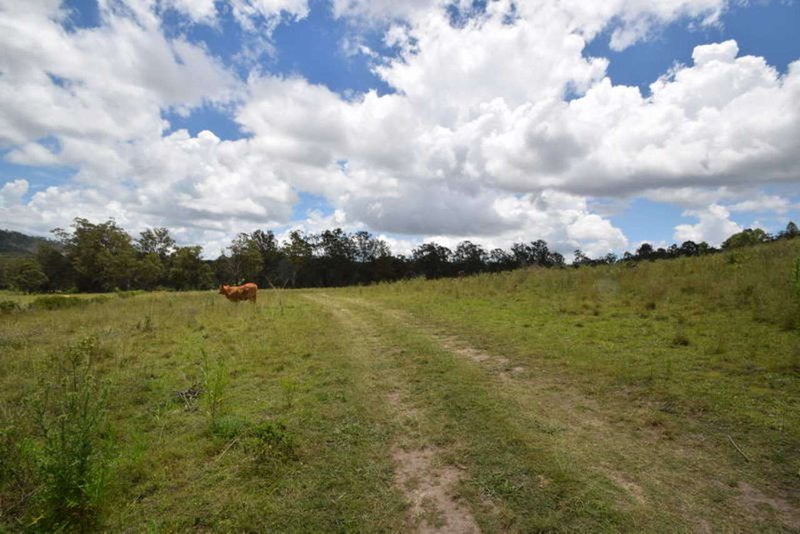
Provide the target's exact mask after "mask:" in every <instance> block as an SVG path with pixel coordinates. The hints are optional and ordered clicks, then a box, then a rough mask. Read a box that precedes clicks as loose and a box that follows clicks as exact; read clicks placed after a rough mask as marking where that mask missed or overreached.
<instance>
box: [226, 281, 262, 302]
mask: <svg viewBox="0 0 800 534" xmlns="http://www.w3.org/2000/svg"><path fill="white" fill-rule="evenodd" d="M257 293H258V286H257V285H255V284H244V285H243V286H226V285H221V286H219V294H220V295H225V297H226V298H227V299H228V300H230V301H231V302H239V301H241V300H249V301H251V302H252V303H253V304H255V303H256V294H257Z"/></svg>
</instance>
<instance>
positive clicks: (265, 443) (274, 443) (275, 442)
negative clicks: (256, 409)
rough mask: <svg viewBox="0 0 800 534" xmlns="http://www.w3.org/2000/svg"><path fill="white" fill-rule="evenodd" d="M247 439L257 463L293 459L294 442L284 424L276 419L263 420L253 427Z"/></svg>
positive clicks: (294, 456)
mask: <svg viewBox="0 0 800 534" xmlns="http://www.w3.org/2000/svg"><path fill="white" fill-rule="evenodd" d="M251 436H252V437H251V438H250V440H249V443H250V446H251V447H252V448H253V452H254V453H255V459H256V462H258V464H260V465H263V464H270V463H272V462H275V461H286V460H294V459H295V458H296V455H295V444H294V439H293V438H292V436H291V434H289V432H288V431H287V429H286V425H284V424H283V423H281V422H276V421H264V422H263V423H260V424H258V425H256V426H255V428H253V430H252V433H251Z"/></svg>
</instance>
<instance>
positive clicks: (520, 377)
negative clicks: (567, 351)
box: [335, 296, 800, 531]
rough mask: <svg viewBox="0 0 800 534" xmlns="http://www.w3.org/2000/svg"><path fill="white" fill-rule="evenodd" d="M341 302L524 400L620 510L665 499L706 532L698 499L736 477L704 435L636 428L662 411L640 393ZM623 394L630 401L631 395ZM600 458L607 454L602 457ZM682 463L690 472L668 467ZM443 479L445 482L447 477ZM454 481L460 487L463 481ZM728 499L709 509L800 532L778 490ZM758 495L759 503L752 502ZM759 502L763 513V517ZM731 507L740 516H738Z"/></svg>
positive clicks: (401, 315) (799, 514) (404, 477)
mask: <svg viewBox="0 0 800 534" xmlns="http://www.w3.org/2000/svg"><path fill="white" fill-rule="evenodd" d="M335 301H336V302H338V303H339V304H337V305H338V306H339V307H340V308H342V309H344V308H346V307H358V308H361V309H367V310H369V311H370V312H371V313H373V314H375V315H376V316H383V317H385V318H387V319H389V320H390V321H391V322H392V323H393V324H395V325H401V326H402V327H404V328H408V329H409V330H412V331H415V332H417V333H419V334H421V335H424V336H427V337H428V338H429V339H431V340H432V341H434V342H435V343H436V344H438V345H439V346H440V347H441V348H442V349H443V350H444V351H446V352H448V353H450V354H453V355H455V356H457V357H459V358H462V359H465V360H468V361H469V362H471V363H472V364H475V365H478V366H480V367H481V368H483V369H485V370H486V371H487V372H488V373H489V374H490V375H492V376H495V377H496V379H497V380H498V382H499V383H500V384H501V387H502V389H503V390H504V391H505V392H506V393H508V394H509V396H513V397H516V398H519V399H524V402H525V404H526V412H528V413H527V416H528V417H531V418H533V420H534V424H537V425H541V428H542V430H543V431H544V432H546V433H552V435H553V436H554V446H556V447H559V446H562V445H563V447H564V448H569V449H570V450H572V451H573V452H574V453H575V454H576V455H577V456H579V457H583V458H587V459H591V460H592V461H591V462H589V467H588V468H589V469H590V470H591V471H593V472H594V473H595V474H596V475H598V476H599V477H602V478H603V479H605V480H606V481H607V483H609V484H610V485H611V486H613V487H615V488H616V491H617V493H618V495H619V504H620V506H621V507H622V508H626V509H631V510H636V509H640V510H644V509H647V508H648V507H650V506H653V505H654V503H656V502H659V501H663V500H664V499H667V500H668V501H669V505H668V506H670V507H671V508H673V509H674V510H675V511H676V514H677V515H678V516H680V517H682V518H683V520H684V521H688V523H689V524H690V525H692V526H691V527H690V528H692V529H693V530H697V531H702V530H703V529H704V528H705V526H707V521H706V520H705V519H704V518H703V517H702V516H698V517H694V518H693V517H692V513H691V511H692V510H695V513H696V511H697V510H698V508H697V503H696V502H694V500H695V499H696V498H697V496H699V495H711V494H715V493H716V494H717V495H718V496H717V497H716V499H719V498H720V495H719V494H720V491H719V490H718V489H717V490H716V491H715V490H713V489H710V488H712V487H713V486H716V487H717V488H719V487H720V486H721V485H722V484H721V483H720V482H719V481H718V479H717V477H719V476H721V475H720V473H719V472H717V471H716V469H715V467H716V466H720V464H724V465H725V466H726V467H725V468H724V469H725V470H727V471H728V472H729V473H735V472H737V471H738V469H737V468H735V467H733V466H732V465H731V464H728V463H727V461H726V460H722V459H721V458H719V455H720V450H721V448H720V447H719V446H713V445H711V444H710V443H709V442H710V441H711V440H708V439H707V438H706V437H704V436H699V437H698V436H695V435H685V436H680V437H676V436H673V435H665V434H664V432H665V431H664V429H663V428H661V427H659V426H658V425H653V426H644V427H643V426H641V425H637V424H636V422H637V421H639V420H646V419H647V413H652V412H653V411H658V408H657V406H655V405H654V402H653V401H650V400H648V399H644V398H641V397H640V396H636V394H635V393H634V392H630V395H631V397H630V398H631V400H632V401H633V402H631V401H629V400H625V399H622V398H620V399H617V400H616V401H612V400H610V399H603V401H602V402H601V401H600V400H599V399H598V398H595V397H594V396H592V395H590V394H586V393H583V392H581V391H578V390H577V389H576V388H575V387H573V386H572V385H571V384H569V383H568V382H567V381H565V380H564V379H563V377H560V376H558V375H557V374H553V373H552V371H551V370H549V369H545V368H543V367H538V366H537V364H536V362H535V361H526V362H525V363H520V362H514V361H512V359H510V358H508V357H505V356H503V355H498V354H492V353H491V352H488V351H485V350H482V349H480V348H477V347H474V346H472V345H470V344H469V343H468V342H466V341H465V340H463V339H461V338H459V337H458V336H454V335H452V334H450V333H446V332H442V331H441V330H440V329H437V328H434V327H432V326H430V325H427V324H423V323H421V322H420V321H419V320H418V319H417V318H415V317H414V316H412V315H411V314H409V313H407V312H404V311H401V310H397V309H391V308H387V307H384V306H382V305H381V304H379V303H376V302H373V301H368V300H365V299H360V298H354V297H344V296H337V297H336V298H335ZM348 313H351V314H352V313H353V312H348ZM623 393H624V394H625V395H627V392H623ZM400 411H401V412H402V411H403V409H401V410H400ZM537 414H541V415H537ZM598 451H602V454H601V455H599V456H598ZM432 457H435V455H429V453H425V452H422V453H419V458H421V460H419V463H420V464H425V463H426V461H425V458H432ZM396 458H397V460H396V461H397V462H398V465H399V464H400V463H401V462H402V459H403V458H404V456H403V454H400V453H397V456H396ZM621 459H623V460H621ZM409 463H413V462H411V461H410V462H409ZM676 464H683V465H687V466H691V467H689V468H687V469H671V468H670V467H668V466H669V465H676ZM653 466H656V467H658V468H659V469H660V470H661V479H653V476H652V473H651V471H650V470H651V468H652V467H653ZM424 470H426V469H424ZM397 477H398V480H399V481H400V483H401V485H406V486H408V485H409V484H408V482H407V481H408V480H412V479H413V476H410V475H408V474H406V473H404V472H403V470H402V468H400V469H398V474H397ZM444 479H445V481H446V480H447V476H445V477H444ZM454 480H455V483H457V481H458V479H454ZM767 484H768V485H769V483H768V482H767ZM671 488H672V489H671ZM677 488H691V491H686V492H681V491H676V489H677ZM743 488H744V489H743ZM422 492H423V493H424V491H422ZM723 493H725V494H726V496H725V497H724V498H723V501H721V502H707V503H706V506H721V507H722V508H724V509H726V510H727V513H729V514H731V515H730V520H731V521H733V522H734V523H733V524H738V525H740V526H741V525H743V524H751V525H752V526H754V527H755V526H757V525H758V524H759V523H760V522H761V520H766V519H768V518H769V517H770V516H772V517H775V518H776V519H777V520H778V521H779V522H780V523H782V524H783V525H784V526H785V527H787V528H789V529H790V530H791V529H796V528H797V525H798V518H800V509H798V507H797V506H796V505H795V504H794V503H793V502H791V501H795V499H793V498H790V497H789V496H788V495H786V494H785V492H783V491H781V490H779V489H777V488H773V490H772V491H771V492H769V493H771V494H772V496H768V495H767V493H765V492H762V491H761V490H757V489H754V487H753V485H751V484H748V483H747V482H739V483H738V486H736V487H732V488H731V487H728V488H726V489H725V490H724V491H723ZM753 494H757V495H758V496H759V497H758V498H757V499H753V498H752V495H753ZM407 495H408V493H407ZM784 497H785V498H784ZM725 501H727V503H726V502H725ZM412 502H414V501H413V500H412ZM753 503H755V504H758V505H759V506H760V507H761V508H763V510H760V511H759V510H757V509H756V506H755V505H753ZM419 508H423V507H422V506H420V507H416V506H415V509H416V510H417V513H418V512H419ZM732 508H737V510H736V511H733V510H732ZM756 512H759V513H756ZM753 520H754V522H752V523H750V521H753ZM461 531H464V530H463V529H462V530H461Z"/></svg>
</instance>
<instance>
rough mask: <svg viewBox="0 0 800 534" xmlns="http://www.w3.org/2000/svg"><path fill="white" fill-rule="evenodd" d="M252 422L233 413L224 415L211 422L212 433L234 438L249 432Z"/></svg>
mask: <svg viewBox="0 0 800 534" xmlns="http://www.w3.org/2000/svg"><path fill="white" fill-rule="evenodd" d="M249 426H250V423H248V422H247V421H246V420H245V419H242V418H240V417H236V416H232V415H222V416H219V417H217V419H216V420H215V421H214V422H213V423H212V424H211V433H212V434H214V435H215V436H217V437H220V438H223V439H228V440H230V439H234V438H238V437H241V436H243V435H245V434H247V431H248V428H249Z"/></svg>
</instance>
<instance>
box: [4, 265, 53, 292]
mask: <svg viewBox="0 0 800 534" xmlns="http://www.w3.org/2000/svg"><path fill="white" fill-rule="evenodd" d="M47 282H48V278H47V275H46V274H45V273H44V272H43V271H42V269H41V267H39V263H38V262H36V261H35V260H31V259H25V260H21V261H20V262H18V263H17V264H16V265H15V266H13V267H12V270H11V285H12V286H13V287H15V288H16V289H18V290H20V291H25V292H26V293H34V292H36V291H41V290H42V289H44V288H45V287H46V286H47Z"/></svg>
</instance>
